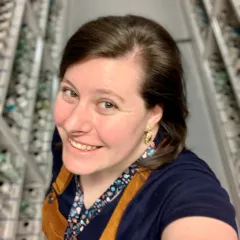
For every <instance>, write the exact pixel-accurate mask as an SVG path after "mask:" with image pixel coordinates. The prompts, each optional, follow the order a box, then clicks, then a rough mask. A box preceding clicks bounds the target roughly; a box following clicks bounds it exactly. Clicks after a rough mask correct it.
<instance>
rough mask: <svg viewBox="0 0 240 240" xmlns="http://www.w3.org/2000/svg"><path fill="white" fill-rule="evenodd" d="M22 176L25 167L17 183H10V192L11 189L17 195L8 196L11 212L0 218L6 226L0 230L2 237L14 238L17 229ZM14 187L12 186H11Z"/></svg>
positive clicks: (10, 239) (23, 175) (22, 182)
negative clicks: (2, 230)
mask: <svg viewBox="0 0 240 240" xmlns="http://www.w3.org/2000/svg"><path fill="white" fill-rule="evenodd" d="M24 177H25V168H24V167H23V168H22V171H21V178H19V180H18V182H17V183H14V185H12V189H11V193H13V190H14V192H15V193H18V196H17V197H15V198H10V199H9V200H8V204H9V205H10V206H12V207H13V210H12V214H11V215H10V217H9V218H7V219H0V222H1V221H2V222H3V221H4V222H5V224H6V226H5V229H4V232H1V237H2V239H4V240H5V239H9V240H12V239H15V236H16V231H17V225H18V217H19V207H20V203H21V198H22V188H23V184H24ZM13 187H14V188H13Z"/></svg>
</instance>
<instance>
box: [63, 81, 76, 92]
mask: <svg viewBox="0 0 240 240" xmlns="http://www.w3.org/2000/svg"><path fill="white" fill-rule="evenodd" d="M62 82H65V83H67V84H69V85H71V86H72V87H73V88H74V90H75V91H76V92H78V90H77V88H76V87H75V86H74V85H73V83H72V82H71V81H69V80H67V79H66V78H63V80H62Z"/></svg>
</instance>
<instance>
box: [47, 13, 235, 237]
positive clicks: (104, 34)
mask: <svg viewBox="0 0 240 240" xmlns="http://www.w3.org/2000/svg"><path fill="white" fill-rule="evenodd" d="M60 78H61V86H60V91H59V93H58V96H57V99H56V104H55V109H54V119H55V123H56V127H57V130H56V132H55V134H54V138H53V158H54V165H53V178H52V183H51V188H50V190H49V192H48V195H47V197H46V200H45V202H44V205H43V231H44V232H45V235H46V236H47V238H48V239H51V240H52V239H81V240H83V239H87V240H93V239H104V240H105V239H118V240H126V239H127V240H128V239H129V240H143V239H148V240H150V239H162V240H173V239H174V240H186V239H191V240H195V239H211V240H215V239H216V240H226V239H228V240H237V234H236V232H237V227H236V223H235V220H234V219H235V213H234V209H233V207H232V205H231V204H230V201H229V197H228V195H227V193H226V191H225V190H224V189H223V188H222V187H221V185H220V183H219V181H218V180H217V179H216V177H215V175H214V173H213V172H212V171H211V170H210V169H209V167H208V166H207V164H206V163H205V162H204V161H202V160H200V159H199V158H198V157H197V156H196V155H195V154H194V153H192V152H191V151H189V150H187V148H186V146H185V139H186V133H187V128H186V117H187V115H188V111H187V106H186V99H185V94H184V83H183V80H182V63H181V58H180V53H179V50H178V48H177V45H176V43H175V42H174V40H173V39H172V37H171V36H170V35H169V34H168V32H166V30H165V29H164V28H163V27H162V26H160V25H158V24H157V23H155V22H153V21H151V20H148V19H145V18H143V17H138V16H132V15H129V16H124V17H119V16H115V17H114V16H109V17H102V18H99V19H96V20H93V21H91V22H88V23H86V24H85V25H83V26H82V27H81V28H80V29H79V30H78V31H77V32H76V33H75V34H74V35H73V36H72V37H71V38H70V40H69V41H68V43H67V45H66V47H65V50H64V53H63V57H62V61H61V65H60ZM58 134H59V135H60V138H59V135H58ZM58 142H59V143H60V145H59V144H55V143H58Z"/></svg>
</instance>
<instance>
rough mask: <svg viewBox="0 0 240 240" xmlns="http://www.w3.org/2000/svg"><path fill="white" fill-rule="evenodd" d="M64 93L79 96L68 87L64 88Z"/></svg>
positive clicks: (69, 95)
mask: <svg viewBox="0 0 240 240" xmlns="http://www.w3.org/2000/svg"><path fill="white" fill-rule="evenodd" d="M63 93H64V94H65V95H67V96H68V97H73V98H75V97H77V94H76V93H75V92H74V91H72V90H70V89H66V88H65V89H63Z"/></svg>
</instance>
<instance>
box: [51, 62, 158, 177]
mask: <svg viewBox="0 0 240 240" xmlns="http://www.w3.org/2000/svg"><path fill="white" fill-rule="evenodd" d="M140 68H141V66H140V64H139V63H137V62H136V61H134V60H133V59H132V58H121V59H107V58H96V59H91V60H88V61H86V62H83V63H79V64H76V65H74V66H72V67H70V68H68V69H67V71H66V73H65V75H64V78H63V79H62V82H61V86H60V91H59V93H58V96H57V99H56V103H55V109H54V119H55V123H56V126H57V128H58V131H59V134H60V136H61V139H62V143H63V162H64V165H65V166H66V168H67V169H68V170H69V171H70V172H73V173H75V174H79V175H87V174H93V173H97V172H100V171H115V170H117V171H118V170H121V171H123V170H124V169H125V168H127V167H128V166H129V165H130V164H131V163H133V162H134V161H135V160H137V159H138V157H140V156H141V154H142V153H143V152H144V151H145V149H146V148H147V146H146V145H145V144H144V136H145V135H144V132H145V130H146V128H147V126H150V127H152V128H153V127H156V126H157V122H158V121H159V120H160V118H161V116H162V115H161V114H162V111H161V109H160V108H159V107H158V108H155V109H153V110H151V111H148V110H146V108H145V106H144V101H143V99H142V98H141V97H140V94H139V92H140V81H141V80H140V79H141V74H142V73H141V69H140Z"/></svg>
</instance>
